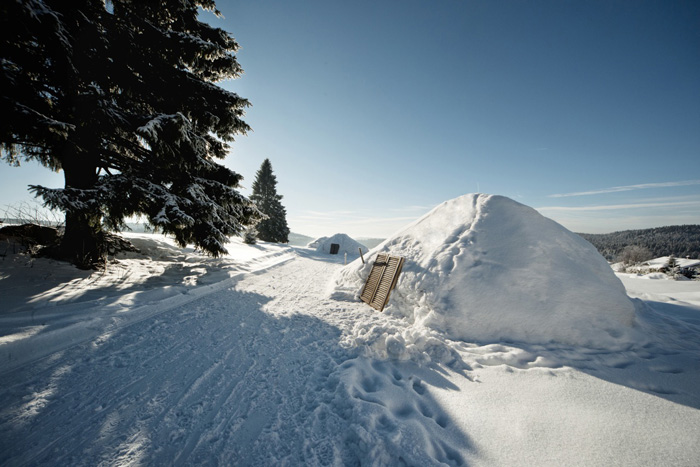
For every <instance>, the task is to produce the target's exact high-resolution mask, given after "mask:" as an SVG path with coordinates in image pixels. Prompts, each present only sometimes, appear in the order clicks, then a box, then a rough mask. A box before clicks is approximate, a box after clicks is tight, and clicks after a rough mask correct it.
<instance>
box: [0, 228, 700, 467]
mask: <svg viewBox="0 0 700 467" xmlns="http://www.w3.org/2000/svg"><path fill="white" fill-rule="evenodd" d="M134 238H135V241H139V242H141V246H142V247H144V250H145V253H146V255H145V256H138V255H133V256H131V257H129V258H123V259H121V260H120V263H119V264H115V265H112V266H111V267H110V268H109V269H108V270H107V271H106V272H104V273H99V272H98V273H93V274H89V275H86V273H84V272H81V271H78V270H76V269H73V268H68V267H64V266H61V265H59V264H58V263H53V262H47V261H43V260H42V261H39V260H34V261H30V260H28V259H27V258H26V257H24V256H21V255H16V256H13V257H7V258H5V259H4V260H2V261H0V296H1V297H2V299H3V301H2V302H0V306H2V308H0V330H1V332H0V352H2V353H1V354H0V358H1V361H0V380H2V385H1V386H0V401H2V405H1V406H0V464H1V465H42V464H49V465H98V464H104V465H142V464H147V465H152V464H157V465H200V464H217V465H399V464H401V463H404V464H407V465H421V466H424V465H425V466H429V465H476V466H482V465H483V466H498V465H537V466H543V465H544V466H546V465H552V466H554V465H628V466H657V465H676V466H697V465H700V451H698V450H697V439H698V436H699V435H700V393H699V392H698V389H697V388H698V387H700V367H699V365H698V361H700V337H699V336H700V324H699V323H698V317H699V316H700V282H685V283H683V284H684V287H683V288H682V289H679V288H676V284H675V283H673V282H671V281H650V280H642V279H636V278H634V277H631V276H626V275H619V277H620V278H622V280H623V281H624V283H625V284H626V285H627V286H628V289H629V293H630V295H631V296H632V297H633V300H634V303H635V309H636V310H637V311H636V316H635V322H636V330H637V332H638V333H642V334H643V336H644V339H643V342H644V343H643V344H642V343H640V344H639V345H629V346H628V347H627V348H625V349H613V348H605V347H600V346H597V347H590V346H585V345H573V344H570V343H524V342H520V343H515V342H504V341H495V342H477V341H470V340H465V339H461V340H455V339H453V338H452V337H450V336H449V335H447V334H446V333H444V332H443V331H441V330H439V329H438V328H431V327H426V326H416V325H415V324H416V323H415V320H414V319H413V318H412V317H410V316H407V315H404V314H403V313H398V312H391V313H378V312H376V311H375V310H373V309H371V308H369V307H368V306H366V305H365V304H363V303H361V302H358V301H356V300H354V299H353V298H352V297H351V294H350V293H337V291H336V294H335V295H334V296H333V297H329V292H328V291H329V288H331V287H333V286H334V285H335V283H334V281H333V280H331V278H333V277H334V276H335V275H336V274H338V273H340V271H342V270H343V266H342V263H340V262H333V261H326V260H324V259H323V258H320V257H314V256H313V255H309V254H308V253H307V251H308V250H307V249H303V248H302V249H294V248H290V247H284V246H278V245H271V244H264V243H262V244H259V245H256V246H248V245H244V244H242V243H240V242H236V243H235V244H232V245H229V246H228V249H229V251H230V255H229V256H228V257H225V258H221V259H217V260H214V259H211V258H206V257H202V256H199V255H197V254H196V252H193V251H191V250H180V249H178V248H175V247H173V246H172V244H171V243H170V242H169V241H168V240H167V239H165V238H160V237H148V236H144V237H134ZM648 284H652V285H653V286H654V287H658V289H656V288H655V289H654V290H647V289H646V288H645V287H647V285H648ZM572 285H573V286H575V285H576V284H575V283H574V284H563V285H562V287H569V286H572ZM663 285H669V287H668V288H663V287H662V286H663ZM681 297H682V299H680V298H681ZM66 335H70V338H69V339H66V338H65V336H66Z"/></svg>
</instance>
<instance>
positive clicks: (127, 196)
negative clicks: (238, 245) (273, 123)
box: [0, 0, 261, 266]
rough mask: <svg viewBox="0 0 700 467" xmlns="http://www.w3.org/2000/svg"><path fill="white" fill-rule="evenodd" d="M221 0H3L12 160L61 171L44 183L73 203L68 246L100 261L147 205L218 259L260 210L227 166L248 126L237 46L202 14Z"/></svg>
mask: <svg viewBox="0 0 700 467" xmlns="http://www.w3.org/2000/svg"><path fill="white" fill-rule="evenodd" d="M200 9H204V10H209V11H212V12H214V13H215V14H218V11H217V10H216V7H215V4H214V1H213V0H150V1H143V2H141V1H138V2H134V1H129V0H111V1H109V2H104V1H102V0H76V1H71V2H65V1H62V0H6V1H3V2H2V3H1V5H0V50H1V52H0V54H2V55H0V65H1V66H0V113H1V114H2V115H3V120H4V122H5V123H3V125H2V126H1V128H0V143H1V145H2V157H3V158H4V159H5V160H6V161H8V162H9V163H11V164H15V165H18V164H19V163H20V161H24V160H36V161H38V162H40V163H41V164H43V165H44V166H46V167H48V168H50V169H53V170H62V171H63V173H64V176H65V187H64V188H61V189H52V188H45V187H41V186H33V187H32V190H33V191H34V192H35V194H37V195H38V196H41V197H42V198H43V200H44V203H45V204H46V205H48V206H50V207H53V208H58V209H61V210H63V211H64V212H65V213H66V228H65V235H64V237H63V240H62V243H61V247H60V249H59V250H58V252H57V253H58V254H59V255H60V256H62V257H65V258H68V259H70V260H72V261H74V262H76V264H79V265H83V266H90V265H92V264H94V263H95V262H96V261H99V260H100V259H101V258H102V256H103V255H104V232H105V231H106V230H119V229H121V228H123V227H124V226H125V223H124V222H125V219H126V218H127V217H129V216H132V215H136V214H142V215H145V216H146V218H147V219H148V221H149V222H150V223H151V224H152V225H154V226H157V227H159V228H160V230H161V231H163V232H165V233H169V234H173V235H174V237H175V239H176V240H177V242H178V243H179V244H180V245H185V244H194V245H196V246H197V247H199V248H201V249H202V250H204V251H206V252H208V253H210V254H213V255H218V254H222V253H225V251H226V249H225V247H224V244H225V243H226V242H227V239H228V236H231V235H240V234H241V233H242V232H243V231H244V229H245V228H246V226H248V225H252V224H254V223H255V222H256V221H257V220H258V219H259V218H260V217H261V215H260V212H259V211H258V210H257V209H256V207H255V205H254V204H253V203H252V202H251V201H250V200H249V199H247V198H246V197H244V196H243V195H241V194H240V193H239V192H238V190H237V189H238V188H239V183H240V181H241V179H242V177H241V176H240V175H239V174H237V173H235V172H233V171H231V170H229V169H228V168H226V167H224V166H223V165H222V164H220V163H218V162H217V161H216V160H217V159H222V158H224V157H225V156H226V155H227V153H228V151H229V143H230V142H232V141H233V139H234V137H235V136H236V135H239V134H245V133H246V132H247V131H248V130H249V127H248V125H247V124H246V123H245V122H244V121H243V120H242V117H243V115H244V109H245V108H246V107H247V106H248V105H249V103H248V101H247V100H246V99H243V98H241V97H240V96H238V95H237V94H235V93H233V92H230V91H227V90H224V89H223V88H221V87H219V86H217V85H216V84H215V83H217V82H219V81H221V80H226V79H233V78H236V77H238V76H239V75H240V74H241V72H242V69H241V67H240V65H239V64H238V62H237V59H236V56H235V52H236V51H237V49H238V44H237V43H236V41H235V40H234V38H233V37H231V35H230V34H229V33H227V32H226V31H223V30H221V29H218V28H214V27H212V26H210V25H209V24H207V23H204V22H201V21H199V19H198V14H199V12H200Z"/></svg>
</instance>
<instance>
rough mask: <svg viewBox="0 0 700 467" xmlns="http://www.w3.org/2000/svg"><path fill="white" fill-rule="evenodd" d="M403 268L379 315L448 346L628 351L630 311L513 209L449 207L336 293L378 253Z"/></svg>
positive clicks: (601, 264)
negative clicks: (441, 338)
mask: <svg viewBox="0 0 700 467" xmlns="http://www.w3.org/2000/svg"><path fill="white" fill-rule="evenodd" d="M380 252H389V253H390V254H393V255H399V256H403V257H405V258H406V262H405V264H404V268H403V273H402V275H401V277H400V278H399V282H398V284H397V287H396V289H395V290H394V292H393V293H392V295H391V299H390V301H389V306H388V307H387V308H386V309H385V312H388V313H392V314H401V315H404V316H405V317H406V318H408V320H409V321H411V322H412V323H414V324H415V325H418V326H426V327H428V328H431V329H433V330H436V331H439V332H441V333H443V334H445V335H446V336H447V337H448V338H451V339H458V340H470V341H477V342H479V341H481V342H484V341H502V340H505V341H515V342H527V343H548V342H558V343H565V344H571V345H586V346H593V347H611V346H617V345H626V343H628V342H629V339H628V337H631V336H632V335H631V333H632V325H633V322H634V317H635V309H634V305H633V303H632V302H631V300H630V299H629V298H628V297H627V295H626V292H625V289H624V286H623V285H622V283H621V282H620V280H619V279H617V277H616V276H615V274H614V272H613V271H612V269H611V268H610V266H609V265H608V263H607V262H606V261H605V259H604V258H603V257H602V256H601V255H600V254H599V253H598V252H597V251H596V249H595V248H594V247H593V246H592V245H591V244H590V243H588V242H587V241H585V240H584V239H582V238H581V237H580V236H578V235H576V234H574V233H572V232H570V231H568V230H567V229H565V228H564V227H562V226H561V225H559V224H557V223H556V222H554V221H552V220H550V219H547V218H545V217H543V216H542V215H540V214H539V213H538V212H537V211H535V210H534V209H532V208H530V207H527V206H524V205H522V204H520V203H517V202H515V201H513V200H511V199H508V198H505V197H502V196H494V195H485V194H469V195H464V196H462V197H459V198H456V199H453V200H450V201H447V202H445V203H443V204H441V205H439V206H437V207H436V208H435V209H433V210H432V211H431V212H429V213H428V214H426V215H425V216H423V217H422V218H420V219H419V220H417V221H416V222H414V223H413V224H411V225H409V226H408V227H406V228H405V229H404V230H402V231H400V232H398V233H397V234H396V235H394V236H393V237H391V238H389V239H387V240H386V241H385V242H384V243H382V244H380V245H378V246H377V247H376V248H375V249H373V250H372V251H371V252H370V253H369V255H368V257H367V259H369V261H367V264H364V265H363V264H362V263H361V262H360V261H355V262H353V263H351V264H350V265H348V266H347V267H345V268H343V269H342V270H341V271H340V272H339V274H338V276H337V277H336V283H335V293H336V294H338V293H340V294H342V293H347V292H348V291H350V290H353V291H357V292H355V293H357V294H358V295H359V291H360V289H361V287H362V285H363V283H364V280H365V279H366V278H367V276H368V274H369V270H370V267H371V264H372V262H373V261H374V259H375V257H376V255H377V253H380Z"/></svg>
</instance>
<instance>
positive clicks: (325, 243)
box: [307, 233, 369, 257]
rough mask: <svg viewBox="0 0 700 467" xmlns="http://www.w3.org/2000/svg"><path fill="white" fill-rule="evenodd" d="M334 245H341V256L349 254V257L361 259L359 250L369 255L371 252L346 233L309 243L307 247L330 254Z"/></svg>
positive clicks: (339, 252)
mask: <svg viewBox="0 0 700 467" xmlns="http://www.w3.org/2000/svg"><path fill="white" fill-rule="evenodd" d="M333 243H335V244H337V245H340V248H339V250H338V254H339V255H344V254H345V253H347V254H348V256H354V257H359V256H360V251H359V250H358V248H362V253H367V251H369V248H367V247H366V246H364V245H363V244H362V243H359V242H357V241H355V240H353V239H352V238H351V237H349V236H348V235H346V234H344V233H337V234H335V235H333V236H332V237H321V238H317V239H316V240H314V241H313V242H311V243H309V244H308V245H307V246H308V248H313V249H315V250H316V251H320V252H322V253H328V254H330V252H331V244H333Z"/></svg>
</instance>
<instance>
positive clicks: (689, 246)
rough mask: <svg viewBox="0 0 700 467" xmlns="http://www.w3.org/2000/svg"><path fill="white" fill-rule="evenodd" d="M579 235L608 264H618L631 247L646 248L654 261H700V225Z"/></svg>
mask: <svg viewBox="0 0 700 467" xmlns="http://www.w3.org/2000/svg"><path fill="white" fill-rule="evenodd" d="M579 235H580V236H581V237H583V238H585V239H586V240H588V241H589V242H591V243H592V244H593V246H595V247H596V248H597V249H598V251H599V252H600V254H601V255H603V256H604V257H605V259H607V260H608V261H618V260H619V258H620V256H621V254H622V252H623V250H624V249H625V247H628V246H639V247H643V248H646V249H648V250H649V252H650V253H651V257H652V258H658V257H660V256H670V255H673V256H675V257H676V258H686V257H688V258H692V259H696V258H697V259H700V225H672V226H667V227H655V228H653V229H643V230H623V231H621V232H613V233H608V234H584V233H580V234H579ZM649 259H651V258H649Z"/></svg>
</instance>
